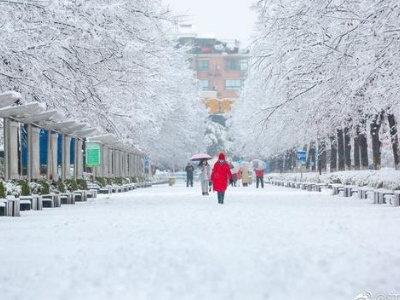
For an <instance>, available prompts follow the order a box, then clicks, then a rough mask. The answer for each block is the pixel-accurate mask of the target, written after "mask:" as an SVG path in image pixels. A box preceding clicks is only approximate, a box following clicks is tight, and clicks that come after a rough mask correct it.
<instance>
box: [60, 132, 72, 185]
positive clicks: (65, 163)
mask: <svg viewBox="0 0 400 300" xmlns="http://www.w3.org/2000/svg"><path fill="white" fill-rule="evenodd" d="M70 156H71V137H70V136H67V135H63V142H62V164H61V179H62V180H63V181H64V180H66V179H71V173H70V169H71V162H70Z"/></svg>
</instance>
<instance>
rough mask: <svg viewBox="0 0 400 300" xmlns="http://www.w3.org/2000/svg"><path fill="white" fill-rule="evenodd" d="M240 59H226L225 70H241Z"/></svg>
mask: <svg viewBox="0 0 400 300" xmlns="http://www.w3.org/2000/svg"><path fill="white" fill-rule="evenodd" d="M240 63H241V60H240V59H232V58H230V59H225V70H226V71H239V70H240Z"/></svg>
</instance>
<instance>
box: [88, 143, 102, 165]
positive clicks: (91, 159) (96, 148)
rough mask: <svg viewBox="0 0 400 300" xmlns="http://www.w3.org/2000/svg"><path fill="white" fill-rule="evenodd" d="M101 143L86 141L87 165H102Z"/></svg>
mask: <svg viewBox="0 0 400 300" xmlns="http://www.w3.org/2000/svg"><path fill="white" fill-rule="evenodd" d="M100 149H101V145H100V143H92V142H89V143H86V166H88V167H98V166H100V153H101V151H100Z"/></svg>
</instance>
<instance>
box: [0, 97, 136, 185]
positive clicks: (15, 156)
mask: <svg viewBox="0 0 400 300" xmlns="http://www.w3.org/2000/svg"><path fill="white" fill-rule="evenodd" d="M21 98H22V97H21V95H20V94H19V93H16V92H6V93H1V94H0V117H2V118H3V120H4V122H3V126H4V179H5V180H9V179H18V178H20V177H21V175H22V170H21V168H19V165H18V164H19V161H20V160H21V148H22V147H21V145H20V144H19V131H20V130H21V124H24V125H25V126H26V136H27V166H26V168H27V179H28V180H29V181H31V180H33V179H40V178H41V177H42V175H41V174H40V132H41V130H46V131H47V149H46V150H47V157H46V161H47V172H46V177H47V179H49V180H50V179H53V180H58V179H59V178H61V180H63V181H64V180H65V179H71V178H74V179H78V178H82V177H83V166H84V163H85V162H84V161H83V151H82V149H83V140H84V139H87V138H89V137H90V136H91V135H92V134H94V133H95V132H96V131H97V129H96V128H94V127H90V125H88V124H86V123H78V122H76V121H74V120H66V119H65V118H64V116H63V115H62V114H60V113H59V112H57V111H56V110H46V108H45V106H44V105H43V104H41V103H38V102H30V103H22V102H21ZM72 139H74V149H73V150H72V151H73V153H72V155H73V158H74V168H73V169H74V172H73V174H71V162H70V159H71V141H72ZM90 140H93V141H96V142H99V143H101V145H102V158H103V159H102V161H103V163H102V164H101V166H100V167H97V168H96V169H98V170H97V173H98V176H100V175H101V176H104V177H121V176H134V175H138V174H142V172H140V159H139V157H136V156H135V155H136V154H137V153H135V150H132V149H133V148H129V147H127V146H125V145H123V144H122V143H121V142H119V141H118V140H117V139H116V138H115V137H113V136H112V135H105V136H97V137H93V138H90ZM60 142H61V146H60ZM60 147H61V164H60V163H59V161H58V152H59V150H60V149H59V148H60ZM142 160H143V159H142Z"/></svg>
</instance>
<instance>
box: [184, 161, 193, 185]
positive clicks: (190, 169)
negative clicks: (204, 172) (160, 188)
mask: <svg viewBox="0 0 400 300" xmlns="http://www.w3.org/2000/svg"><path fill="white" fill-rule="evenodd" d="M185 171H186V187H189V186H191V187H193V172H194V167H193V166H192V164H191V162H188V163H187V166H186V168H185Z"/></svg>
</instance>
